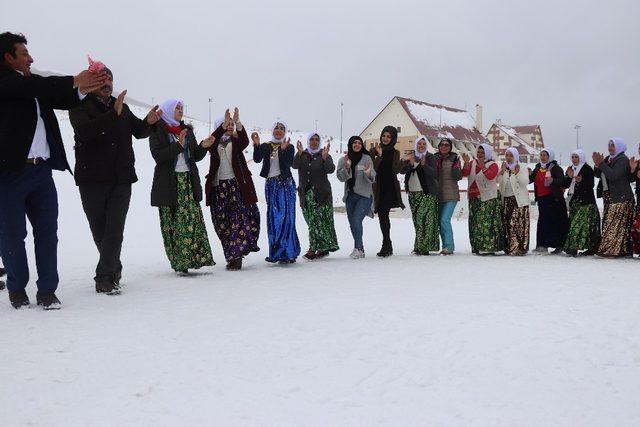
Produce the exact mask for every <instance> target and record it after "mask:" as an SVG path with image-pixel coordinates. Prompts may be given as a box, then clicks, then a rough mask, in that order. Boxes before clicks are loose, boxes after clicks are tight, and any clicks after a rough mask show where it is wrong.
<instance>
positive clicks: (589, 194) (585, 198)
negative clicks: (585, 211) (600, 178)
mask: <svg viewBox="0 0 640 427" xmlns="http://www.w3.org/2000/svg"><path fill="white" fill-rule="evenodd" d="M578 176H581V177H582V181H580V182H577V181H576V185H575V187H574V189H573V197H572V198H571V202H574V201H575V202H577V203H579V204H581V205H593V204H595V203H596V196H595V195H594V194H593V187H594V184H595V176H594V174H593V168H592V167H591V166H589V165H588V164H586V163H585V164H584V166H582V168H581V169H580V173H578ZM571 181H572V178H569V176H568V175H565V177H564V187H566V188H569V186H570V185H571Z"/></svg>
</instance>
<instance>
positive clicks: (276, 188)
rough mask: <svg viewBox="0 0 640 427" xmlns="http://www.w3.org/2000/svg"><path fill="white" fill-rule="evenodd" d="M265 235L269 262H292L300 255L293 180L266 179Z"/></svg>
mask: <svg viewBox="0 0 640 427" xmlns="http://www.w3.org/2000/svg"><path fill="white" fill-rule="evenodd" d="M265 197H266V199H267V234H268V235H269V261H271V262H277V261H281V260H293V259H296V258H297V257H298V256H299V255H300V241H299V240H298V233H296V184H295V182H294V181H293V178H291V177H289V178H282V177H280V176H276V177H273V178H267V182H266V184H265Z"/></svg>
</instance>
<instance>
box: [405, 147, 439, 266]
mask: <svg viewBox="0 0 640 427" xmlns="http://www.w3.org/2000/svg"><path fill="white" fill-rule="evenodd" d="M427 144H428V141H427V138H426V137H425V136H423V135H420V136H419V137H417V138H416V140H415V142H414V149H413V153H411V154H408V155H406V156H405V157H404V159H403V162H402V169H401V170H400V173H402V174H404V189H405V191H406V192H407V194H408V195H409V206H410V207H411V217H412V218H413V227H414V229H415V232H416V238H415V240H414V243H413V253H414V254H416V255H429V252H437V251H438V250H439V249H440V236H439V230H438V181H437V176H438V173H437V171H436V159H435V157H434V156H433V154H431V153H429V152H428V151H427Z"/></svg>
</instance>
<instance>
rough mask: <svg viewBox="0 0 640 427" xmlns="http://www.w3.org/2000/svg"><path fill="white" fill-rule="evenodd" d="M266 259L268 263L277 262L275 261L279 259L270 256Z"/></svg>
mask: <svg viewBox="0 0 640 427" xmlns="http://www.w3.org/2000/svg"><path fill="white" fill-rule="evenodd" d="M264 260H265V261H267V262H268V263H271V264H275V263H277V262H278V260H276V259H273V258H269V257H266V258H265V259H264Z"/></svg>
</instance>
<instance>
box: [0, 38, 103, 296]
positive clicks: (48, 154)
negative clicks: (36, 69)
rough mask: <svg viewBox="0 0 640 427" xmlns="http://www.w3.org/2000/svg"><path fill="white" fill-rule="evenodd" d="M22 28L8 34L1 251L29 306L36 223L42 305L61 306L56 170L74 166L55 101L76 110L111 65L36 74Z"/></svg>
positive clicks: (0, 86) (0, 116)
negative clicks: (30, 245) (29, 250)
mask: <svg viewBox="0 0 640 427" xmlns="http://www.w3.org/2000/svg"><path fill="white" fill-rule="evenodd" d="M26 44H27V39H26V38H25V37H24V36H23V35H21V34H12V33H8V32H7V33H2V34H0V251H1V252H2V256H3V261H4V265H5V268H6V270H7V288H8V290H9V300H10V301H11V305H12V306H13V307H14V308H21V307H25V306H29V297H28V296H27V293H26V291H25V288H26V286H27V283H28V282H29V267H28V264H27V254H26V250H25V244H24V239H25V237H26V235H27V224H26V218H29V222H30V223H31V226H32V227H33V239H34V246H35V255H36V267H37V270H38V280H37V281H36V283H37V286H38V292H37V294H36V299H37V302H38V305H41V306H43V307H44V308H45V309H57V308H60V300H58V298H57V297H56V295H55V291H56V289H57V287H58V280H59V279H58V261H57V251H58V248H57V247H58V235H57V231H58V196H57V192H56V187H55V184H54V182H53V177H52V170H54V169H55V170H61V171H63V170H70V168H69V162H68V161H67V157H66V153H65V151H64V146H63V144H62V135H60V128H59V126H58V121H57V119H56V116H55V114H54V112H53V110H54V109H61V110H68V109H70V108H73V107H74V106H76V105H77V104H78V103H79V102H80V98H81V97H84V94H86V93H89V92H90V91H92V90H95V89H97V88H98V87H101V86H102V85H103V83H104V81H105V79H106V77H105V74H104V73H92V72H90V71H82V72H81V73H80V74H78V75H77V76H75V77H74V76H63V77H42V76H38V75H35V74H31V64H32V63H33V58H31V56H30V55H29V51H28V50H27V46H26Z"/></svg>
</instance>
